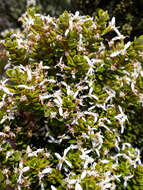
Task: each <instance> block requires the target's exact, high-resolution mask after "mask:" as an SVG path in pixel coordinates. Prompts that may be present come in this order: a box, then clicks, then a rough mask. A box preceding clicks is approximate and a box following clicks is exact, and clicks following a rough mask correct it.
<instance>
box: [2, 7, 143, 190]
mask: <svg viewBox="0 0 143 190" xmlns="http://www.w3.org/2000/svg"><path fill="white" fill-rule="evenodd" d="M20 20H21V21H22V22H23V30H22V31H21V32H20V31H18V32H17V33H11V32H10V33H8V34H7V37H6V39H5V41H3V42H2V43H3V45H4V46H5V49H6V51H7V56H8V63H7V65H6V66H5V72H6V75H7V76H6V78H4V77H3V79H2V80H1V81H0V108H1V110H0V128H1V132H0V157H1V160H0V176H1V179H0V180H1V184H2V188H3V189H4V188H5V187H6V185H11V187H15V188H17V189H18V190H22V189H34V188H36V189H41V190H44V189H52V190H56V189H57V190H61V189H62V190H63V189H69V190H71V189H75V190H82V189H93V190H94V189H101V190H106V189H110V190H114V189H117V188H118V187H121V189H123V188H126V187H127V185H128V181H129V180H130V179H131V178H133V177H134V171H135V169H136V168H137V167H138V165H140V166H142V163H141V156H140V150H139V149H137V148H133V147H132V145H131V144H130V143H128V142H126V141H125V140H124V138H123V135H124V132H125V130H126V127H127V126H128V123H130V122H131V121H130V117H129V116H130V115H129V114H128V108H129V106H130V105H137V104H140V105H142V103H143V98H142V93H141V85H142V83H141V82H142V76H143V74H142V73H143V68H142V65H141V62H140V61H141V60H142V57H141V56H140V55H139V54H138V52H136V51H135V50H134V47H133V44H132V43H131V42H128V43H125V42H124V36H122V35H121V34H120V32H119V30H118V28H117V27H116V26H115V18H113V19H112V20H111V21H110V22H108V14H107V12H104V11H101V10H100V11H99V13H98V16H97V17H96V18H95V19H94V18H91V17H89V16H80V15H79V12H76V13H75V15H73V14H71V13H68V12H64V13H63V14H62V15H60V16H59V18H58V19H56V18H54V17H50V16H43V15H40V14H37V13H35V12H34V10H33V9H29V10H28V11H27V12H26V13H25V14H24V15H22V17H21V18H20ZM108 33H112V35H114V37H113V38H112V39H108V38H107V37H106V35H105V34H108Z"/></svg>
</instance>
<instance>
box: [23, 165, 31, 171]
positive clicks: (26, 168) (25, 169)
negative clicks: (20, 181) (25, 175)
mask: <svg viewBox="0 0 143 190" xmlns="http://www.w3.org/2000/svg"><path fill="white" fill-rule="evenodd" d="M29 169H30V168H29V166H27V167H24V168H23V169H22V171H23V172H26V171H28V170H29Z"/></svg>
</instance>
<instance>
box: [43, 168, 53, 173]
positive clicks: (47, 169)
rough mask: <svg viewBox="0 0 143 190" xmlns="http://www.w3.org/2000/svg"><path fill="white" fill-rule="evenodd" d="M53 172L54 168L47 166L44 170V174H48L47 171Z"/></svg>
mask: <svg viewBox="0 0 143 190" xmlns="http://www.w3.org/2000/svg"><path fill="white" fill-rule="evenodd" d="M51 172H52V168H46V169H44V170H43V171H42V174H47V173H51Z"/></svg>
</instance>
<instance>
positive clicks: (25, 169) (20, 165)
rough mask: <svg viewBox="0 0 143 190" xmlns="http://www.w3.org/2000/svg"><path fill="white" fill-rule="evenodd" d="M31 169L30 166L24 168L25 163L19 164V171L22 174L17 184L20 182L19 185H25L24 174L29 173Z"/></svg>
mask: <svg viewBox="0 0 143 190" xmlns="http://www.w3.org/2000/svg"><path fill="white" fill-rule="evenodd" d="M29 169H30V168H29V166H27V167H23V162H20V163H19V171H20V174H19V177H18V180H17V182H18V183H19V184H22V183H23V179H22V174H23V173H24V172H26V171H28V170H29Z"/></svg>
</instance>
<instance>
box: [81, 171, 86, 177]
mask: <svg viewBox="0 0 143 190" xmlns="http://www.w3.org/2000/svg"><path fill="white" fill-rule="evenodd" d="M85 176H86V170H84V171H83V172H82V174H81V179H84V178H85Z"/></svg>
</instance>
